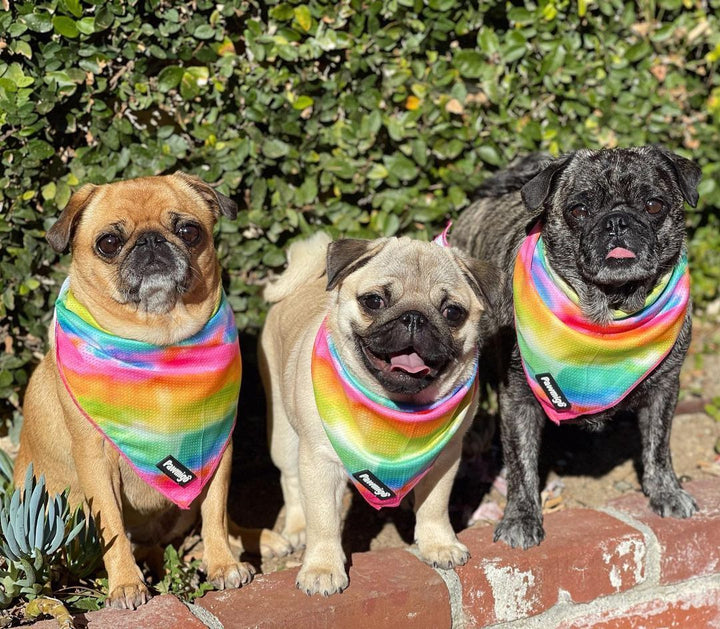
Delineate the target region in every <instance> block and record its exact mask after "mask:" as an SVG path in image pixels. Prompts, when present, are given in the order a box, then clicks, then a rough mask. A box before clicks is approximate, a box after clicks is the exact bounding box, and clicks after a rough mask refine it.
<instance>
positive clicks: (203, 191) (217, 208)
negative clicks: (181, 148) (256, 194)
mask: <svg viewBox="0 0 720 629" xmlns="http://www.w3.org/2000/svg"><path fill="white" fill-rule="evenodd" d="M172 176H173V177H177V178H178V179H180V180H181V181H183V182H185V183H186V184H187V185H188V186H189V187H190V188H192V189H193V190H194V191H195V192H197V193H198V194H199V195H200V196H201V197H202V199H203V201H205V203H207V204H208V206H210V209H211V210H212V211H213V213H214V214H215V217H216V218H217V217H219V216H220V215H221V214H222V215H223V216H227V217H228V218H230V219H234V218H237V213H238V204H237V203H235V201H233V200H232V199H231V198H230V197H226V196H225V195H224V194H221V193H220V192H217V191H216V190H215V189H214V188H213V187H212V186H211V185H210V184H209V183H207V182H205V181H203V180H202V179H200V177H196V176H195V175H188V174H186V173H183V172H180V171H177V172H176V173H173V175H172Z"/></svg>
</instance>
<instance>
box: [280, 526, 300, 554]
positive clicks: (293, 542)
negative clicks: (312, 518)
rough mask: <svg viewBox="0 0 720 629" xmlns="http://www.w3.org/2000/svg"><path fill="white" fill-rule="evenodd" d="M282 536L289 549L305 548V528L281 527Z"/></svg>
mask: <svg viewBox="0 0 720 629" xmlns="http://www.w3.org/2000/svg"><path fill="white" fill-rule="evenodd" d="M282 536H283V537H284V538H285V539H286V540H287V541H288V543H289V544H290V546H291V547H292V548H291V551H290V552H292V551H295V550H302V549H303V548H305V528H304V527H303V528H301V529H287V528H286V529H283V532H282Z"/></svg>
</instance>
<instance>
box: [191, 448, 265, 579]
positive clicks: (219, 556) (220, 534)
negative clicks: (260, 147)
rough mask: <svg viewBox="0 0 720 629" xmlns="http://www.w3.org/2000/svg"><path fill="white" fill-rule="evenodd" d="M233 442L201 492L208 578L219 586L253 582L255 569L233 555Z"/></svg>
mask: <svg viewBox="0 0 720 629" xmlns="http://www.w3.org/2000/svg"><path fill="white" fill-rule="evenodd" d="M232 450H233V449H232V442H231V443H229V444H228V446H227V448H226V449H225V452H224V453H223V456H222V459H221V460H220V464H219V465H218V467H217V469H216V470H215V474H213V477H212V479H210V482H209V483H208V484H207V486H206V487H205V490H204V492H203V495H202V505H201V507H200V511H201V514H202V539H203V544H204V546H205V551H204V564H205V569H206V571H207V578H208V581H210V583H212V584H213V585H214V586H215V587H216V588H217V589H219V590H224V589H225V588H238V587H240V586H241V585H245V584H246V583H250V581H251V580H252V577H253V574H254V573H255V570H254V569H253V567H252V566H251V565H250V564H248V563H245V562H240V561H237V560H236V559H235V557H234V556H233V553H232V550H231V549H230V540H229V538H228V515H227V498H228V489H229V487H230V469H231V463H232ZM238 539H239V538H238Z"/></svg>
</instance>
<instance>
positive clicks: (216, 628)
mask: <svg viewBox="0 0 720 629" xmlns="http://www.w3.org/2000/svg"><path fill="white" fill-rule="evenodd" d="M181 602H182V603H183V604H184V605H185V607H187V608H188V609H189V610H190V613H191V614H192V615H193V616H195V618H197V619H198V620H199V621H200V622H201V623H202V624H204V625H205V626H206V627H208V629H224V625H223V624H222V622H220V619H219V618H218V617H217V616H216V615H215V614H213V613H212V612H211V611H208V610H207V609H205V608H204V607H200V606H199V605H195V604H193V603H188V602H187V601H181Z"/></svg>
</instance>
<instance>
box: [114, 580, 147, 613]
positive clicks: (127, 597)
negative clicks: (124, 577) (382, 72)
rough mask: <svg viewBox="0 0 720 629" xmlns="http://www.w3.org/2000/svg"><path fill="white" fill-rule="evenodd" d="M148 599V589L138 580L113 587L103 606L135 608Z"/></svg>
mask: <svg viewBox="0 0 720 629" xmlns="http://www.w3.org/2000/svg"><path fill="white" fill-rule="evenodd" d="M149 600H150V591H149V590H148V589H147V587H145V584H144V583H141V582H138V583H132V584H129V585H119V586H118V587H116V588H113V590H112V592H110V594H109V595H108V597H107V600H106V601H105V606H106V607H112V608H113V609H137V608H138V607H140V605H144V604H145V603H147V602H148V601H149Z"/></svg>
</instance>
